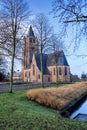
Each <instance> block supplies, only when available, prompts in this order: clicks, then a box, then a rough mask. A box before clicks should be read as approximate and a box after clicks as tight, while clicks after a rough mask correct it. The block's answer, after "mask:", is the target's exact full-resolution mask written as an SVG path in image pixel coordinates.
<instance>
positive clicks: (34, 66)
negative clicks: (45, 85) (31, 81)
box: [33, 64, 35, 75]
mask: <svg viewBox="0 0 87 130" xmlns="http://www.w3.org/2000/svg"><path fill="white" fill-rule="evenodd" d="M33 75H35V65H34V64H33Z"/></svg>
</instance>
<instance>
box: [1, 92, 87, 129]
mask: <svg viewBox="0 0 87 130" xmlns="http://www.w3.org/2000/svg"><path fill="white" fill-rule="evenodd" d="M26 92H27V90H18V91H15V92H14V93H13V94H9V93H0V130H87V122H86V121H75V120H69V119H62V118H61V117H60V116H59V112H58V111H57V110H53V109H50V108H46V107H44V106H40V105H38V104H37V103H34V102H32V101H29V100H27V98H26Z"/></svg>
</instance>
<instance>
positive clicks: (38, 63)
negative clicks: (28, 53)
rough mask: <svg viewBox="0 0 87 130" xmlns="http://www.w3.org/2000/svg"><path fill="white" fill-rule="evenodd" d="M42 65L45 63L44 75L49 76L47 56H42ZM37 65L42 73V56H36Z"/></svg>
mask: <svg viewBox="0 0 87 130" xmlns="http://www.w3.org/2000/svg"><path fill="white" fill-rule="evenodd" d="M42 57H43V58H42V63H43V74H48V73H49V71H48V68H47V58H48V55H47V54H42ZM35 59H36V64H37V67H38V68H39V70H40V71H41V63H40V54H35Z"/></svg>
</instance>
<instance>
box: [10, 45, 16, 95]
mask: <svg viewBox="0 0 87 130" xmlns="http://www.w3.org/2000/svg"><path fill="white" fill-rule="evenodd" d="M14 57H15V43H14V45H13V49H12V60H11V70H10V88H9V92H10V93H12V85H13V71H14Z"/></svg>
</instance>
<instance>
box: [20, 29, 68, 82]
mask: <svg viewBox="0 0 87 130" xmlns="http://www.w3.org/2000/svg"><path fill="white" fill-rule="evenodd" d="M29 31H30V32H29V36H27V37H26V38H24V40H23V52H22V79H23V80H24V82H35V83H40V82H41V71H40V68H39V67H38V66H39V65H38V64H37V61H38V60H39V59H36V57H35V56H36V54H37V53H38V40H37V38H36V37H35V36H34V33H33V30H32V27H30V30H29ZM63 55H64V54H63ZM63 58H65V57H64V56H63ZM65 60H66V59H65ZM44 62H45V61H44ZM49 64H50V63H49ZM47 71H48V72H47V73H45V74H44V75H43V80H44V83H49V82H53V83H54V82H56V81H57V79H56V77H57V76H56V74H57V73H56V66H55V64H54V65H48V66H47ZM57 72H58V81H59V82H60V81H61V82H69V81H70V67H69V65H68V63H67V61H66V63H64V64H63V63H62V64H58V65H57Z"/></svg>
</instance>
